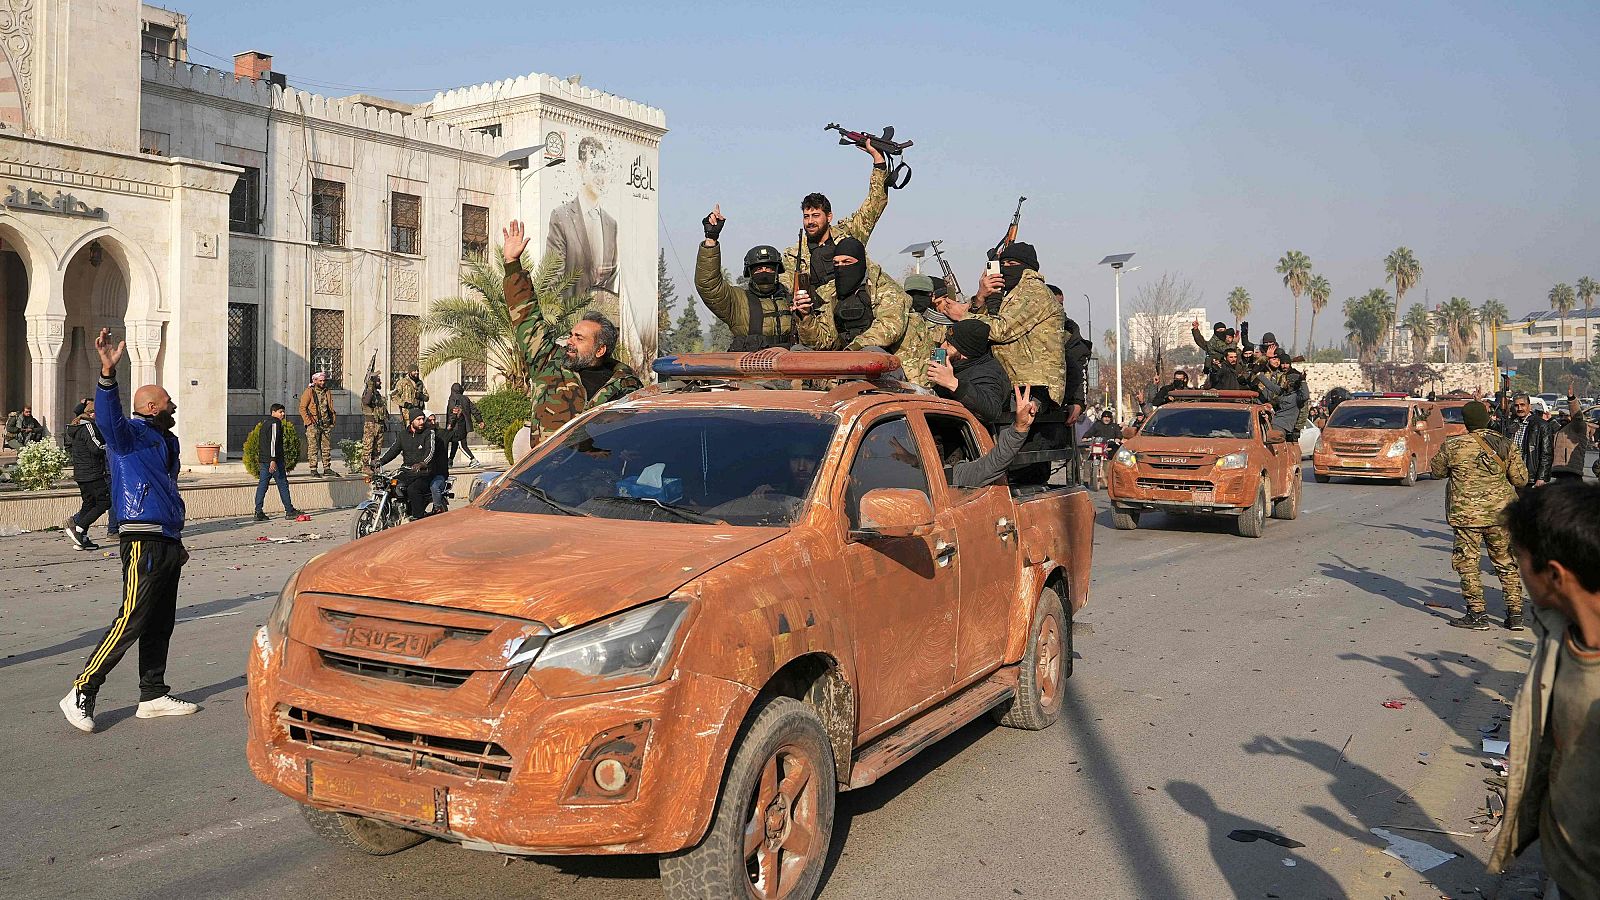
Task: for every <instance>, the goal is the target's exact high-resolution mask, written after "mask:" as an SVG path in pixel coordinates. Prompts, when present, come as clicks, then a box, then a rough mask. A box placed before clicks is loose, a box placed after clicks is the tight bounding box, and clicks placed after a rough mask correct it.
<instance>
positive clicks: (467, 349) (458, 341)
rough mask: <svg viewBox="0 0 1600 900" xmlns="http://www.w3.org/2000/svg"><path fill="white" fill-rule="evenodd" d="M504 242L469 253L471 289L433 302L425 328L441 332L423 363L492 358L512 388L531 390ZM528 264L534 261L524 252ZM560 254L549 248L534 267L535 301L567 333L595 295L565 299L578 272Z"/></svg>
mask: <svg viewBox="0 0 1600 900" xmlns="http://www.w3.org/2000/svg"><path fill="white" fill-rule="evenodd" d="M503 258H504V257H503V255H502V253H501V250H500V248H499V247H498V246H496V247H494V248H493V249H492V250H491V251H490V252H489V253H487V254H485V255H482V256H478V255H476V254H474V255H472V256H470V257H468V258H467V259H466V260H465V261H464V262H463V264H462V266H463V268H462V272H461V284H462V285H463V286H464V287H466V288H467V291H468V293H464V294H462V295H460V296H456V297H443V298H440V299H438V300H435V301H433V303H432V304H430V305H429V307H428V311H427V313H425V314H424V315H423V317H422V323H421V324H422V329H423V331H424V333H430V334H439V335H441V337H440V338H439V339H438V340H437V341H435V342H433V343H432V344H430V345H429V346H428V348H427V349H425V350H423V351H422V356H421V358H420V359H419V360H418V366H419V368H420V369H421V370H422V374H424V375H427V374H429V373H430V372H433V371H435V370H437V369H439V368H440V367H441V366H443V365H445V364H446V363H450V362H456V361H460V360H470V361H472V362H482V363H487V364H488V365H489V367H490V368H492V369H494V370H495V371H496V372H498V373H499V374H500V377H501V378H502V379H503V380H504V381H505V383H506V385H507V386H508V387H511V388H512V389H514V390H518V391H521V392H523V393H527V391H528V360H529V358H530V356H531V355H532V354H531V353H530V352H529V348H526V347H522V346H519V345H518V343H517V335H516V329H514V328H512V327H511V314H510V311H509V310H507V309H506V295H505V263H504V262H502V260H503ZM522 264H523V266H524V267H525V268H528V267H529V266H530V262H529V259H528V257H526V256H524V257H523V260H522ZM561 267H562V260H561V254H559V253H547V254H545V257H544V259H542V260H540V261H539V264H538V265H537V266H532V267H531V268H528V272H529V277H530V279H531V280H532V281H533V290H534V297H535V300H536V301H537V302H539V303H541V304H542V305H543V306H544V308H545V314H546V315H548V316H550V317H552V318H553V319H555V320H556V321H557V327H558V329H560V330H561V333H562V334H565V329H568V328H571V327H572V320H573V319H574V318H575V317H576V316H577V314H578V312H579V311H581V310H582V309H583V308H584V307H586V306H588V305H589V302H590V299H591V298H590V295H588V294H584V295H581V296H578V297H573V298H571V299H568V300H562V299H561V297H562V293H563V292H564V291H565V290H566V289H567V288H568V287H570V286H571V285H572V283H573V281H574V279H575V278H576V276H575V275H574V276H570V277H567V278H563V277H562V275H561Z"/></svg>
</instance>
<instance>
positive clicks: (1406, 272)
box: [1383, 247, 1422, 325]
mask: <svg viewBox="0 0 1600 900" xmlns="http://www.w3.org/2000/svg"><path fill="white" fill-rule="evenodd" d="M1383 271H1384V273H1385V278H1384V280H1385V281H1392V282H1394V318H1391V319H1390V320H1389V323H1390V324H1391V325H1393V324H1394V320H1395V319H1398V318H1399V317H1400V301H1401V300H1403V299H1404V298H1405V296H1406V291H1409V290H1411V289H1412V288H1413V287H1416V284H1417V282H1418V281H1420V280H1421V279H1422V263H1420V262H1417V257H1416V256H1415V255H1414V254H1413V253H1412V252H1411V250H1410V249H1409V248H1407V247H1396V248H1394V251H1393V252H1391V253H1390V254H1389V255H1388V256H1386V257H1384V260H1383Z"/></svg>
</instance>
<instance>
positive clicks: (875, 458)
mask: <svg viewBox="0 0 1600 900" xmlns="http://www.w3.org/2000/svg"><path fill="white" fill-rule="evenodd" d="M878 488H910V489H911V490H914V491H921V492H922V493H923V494H926V495H927V496H928V502H929V503H932V502H933V495H932V494H930V493H929V492H928V475H927V473H926V472H924V471H923V469H922V451H921V449H920V448H919V447H918V446H917V439H916V438H915V437H913V436H912V434H911V428H910V426H909V425H908V424H907V422H906V420H905V418H904V417H896V418H893V419H888V420H880V421H878V422H876V423H874V424H873V426H872V428H871V430H869V431H868V432H867V436H866V437H864V438H862V439H861V446H860V447H859V448H857V450H856V458H855V461H854V462H852V463H851V464H850V483H849V485H848V486H847V487H846V488H845V508H846V509H848V510H849V511H850V527H851V528H859V527H861V498H862V497H864V496H866V493H867V491H871V490H876V489H878Z"/></svg>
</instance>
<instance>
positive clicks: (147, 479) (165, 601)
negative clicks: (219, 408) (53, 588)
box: [58, 328, 200, 731]
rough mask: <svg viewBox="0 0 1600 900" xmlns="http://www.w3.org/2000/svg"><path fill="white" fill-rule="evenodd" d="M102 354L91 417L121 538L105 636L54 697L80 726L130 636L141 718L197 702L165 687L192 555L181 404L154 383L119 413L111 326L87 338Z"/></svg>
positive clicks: (89, 720) (182, 712)
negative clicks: (186, 532) (181, 484)
mask: <svg viewBox="0 0 1600 900" xmlns="http://www.w3.org/2000/svg"><path fill="white" fill-rule="evenodd" d="M94 349H95V352H96V353H98V354H99V356H100V382H99V385H98V386H97V387H96V389H95V394H94V405H95V420H96V422H97V423H98V424H99V425H100V430H101V433H102V434H103V435H104V436H105V441H106V447H107V451H108V452H107V459H108V461H109V463H110V469H111V488H112V502H113V503H114V504H115V508H116V513H117V516H116V518H117V524H118V534H119V535H120V537H121V539H122V605H121V606H120V607H119V608H118V610H117V617H116V618H115V619H114V620H112V623H111V627H110V628H109V629H107V630H106V633H105V636H104V637H102V638H101V639H100V642H99V643H98V644H96V645H95V648H94V650H93V652H91V653H90V654H89V662H88V663H87V664H86V665H85V666H84V667H83V671H82V672H81V673H79V675H78V677H77V679H76V680H74V681H73V682H72V690H70V691H68V692H67V695H66V696H65V697H62V698H61V702H60V703H59V704H58V705H59V706H60V707H61V712H62V713H63V714H64V715H65V716H66V717H67V721H68V722H70V723H72V727H74V728H76V729H78V730H79V731H94V702H95V695H96V694H98V693H99V692H100V686H101V685H102V684H104V683H105V680H106V674H107V673H108V672H110V671H111V669H112V668H114V667H115V666H116V664H117V663H118V662H120V661H121V660H122V656H123V654H125V653H127V652H128V650H129V648H131V647H132V646H133V645H134V643H136V642H137V643H138V645H139V710H138V712H137V713H136V715H137V716H138V717H139V718H141V719H153V718H156V717H159V716H186V715H189V714H190V713H194V712H198V711H199V709H200V707H198V706H196V705H195V704H193V703H190V702H188V701H187V700H179V699H177V698H176V697H173V696H172V689H171V688H169V687H168V686H167V683H166V680H165V676H166V672H167V648H168V645H169V643H170V642H171V640H172V628H173V625H174V624H175V621H176V616H177V610H178V577H179V575H180V574H181V573H182V571H183V564H184V563H185V562H188V560H189V553H188V551H187V550H185V549H184V548H183V519H184V507H183V496H182V495H181V494H179V493H178V458H179V457H178V453H179V449H178V438H177V436H176V435H174V434H173V433H172V426H173V424H174V422H173V415H174V414H175V413H176V412H177V411H178V405H177V404H176V403H173V402H172V397H171V396H170V395H168V394H167V392H166V391H165V390H164V389H163V388H161V386H160V385H154V384H147V385H145V386H144V387H141V388H139V389H138V390H137V391H134V392H133V418H128V417H127V416H125V415H123V413H122V397H121V396H120V395H119V394H118V393H117V363H119V362H121V361H122V356H123V354H124V353H126V352H127V350H128V345H127V342H125V341H119V342H118V343H117V344H116V345H115V346H113V345H112V343H111V330H110V329H108V328H102V329H100V335H99V336H98V337H96V338H95V341H94Z"/></svg>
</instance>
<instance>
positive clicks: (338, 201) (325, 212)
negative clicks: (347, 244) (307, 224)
mask: <svg viewBox="0 0 1600 900" xmlns="http://www.w3.org/2000/svg"><path fill="white" fill-rule="evenodd" d="M311 242H312V243H313V244H332V245H333V246H335V247H343V246H344V185H343V184H341V183H340V182H337V181H323V180H322V179H321V178H313V179H311Z"/></svg>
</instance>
